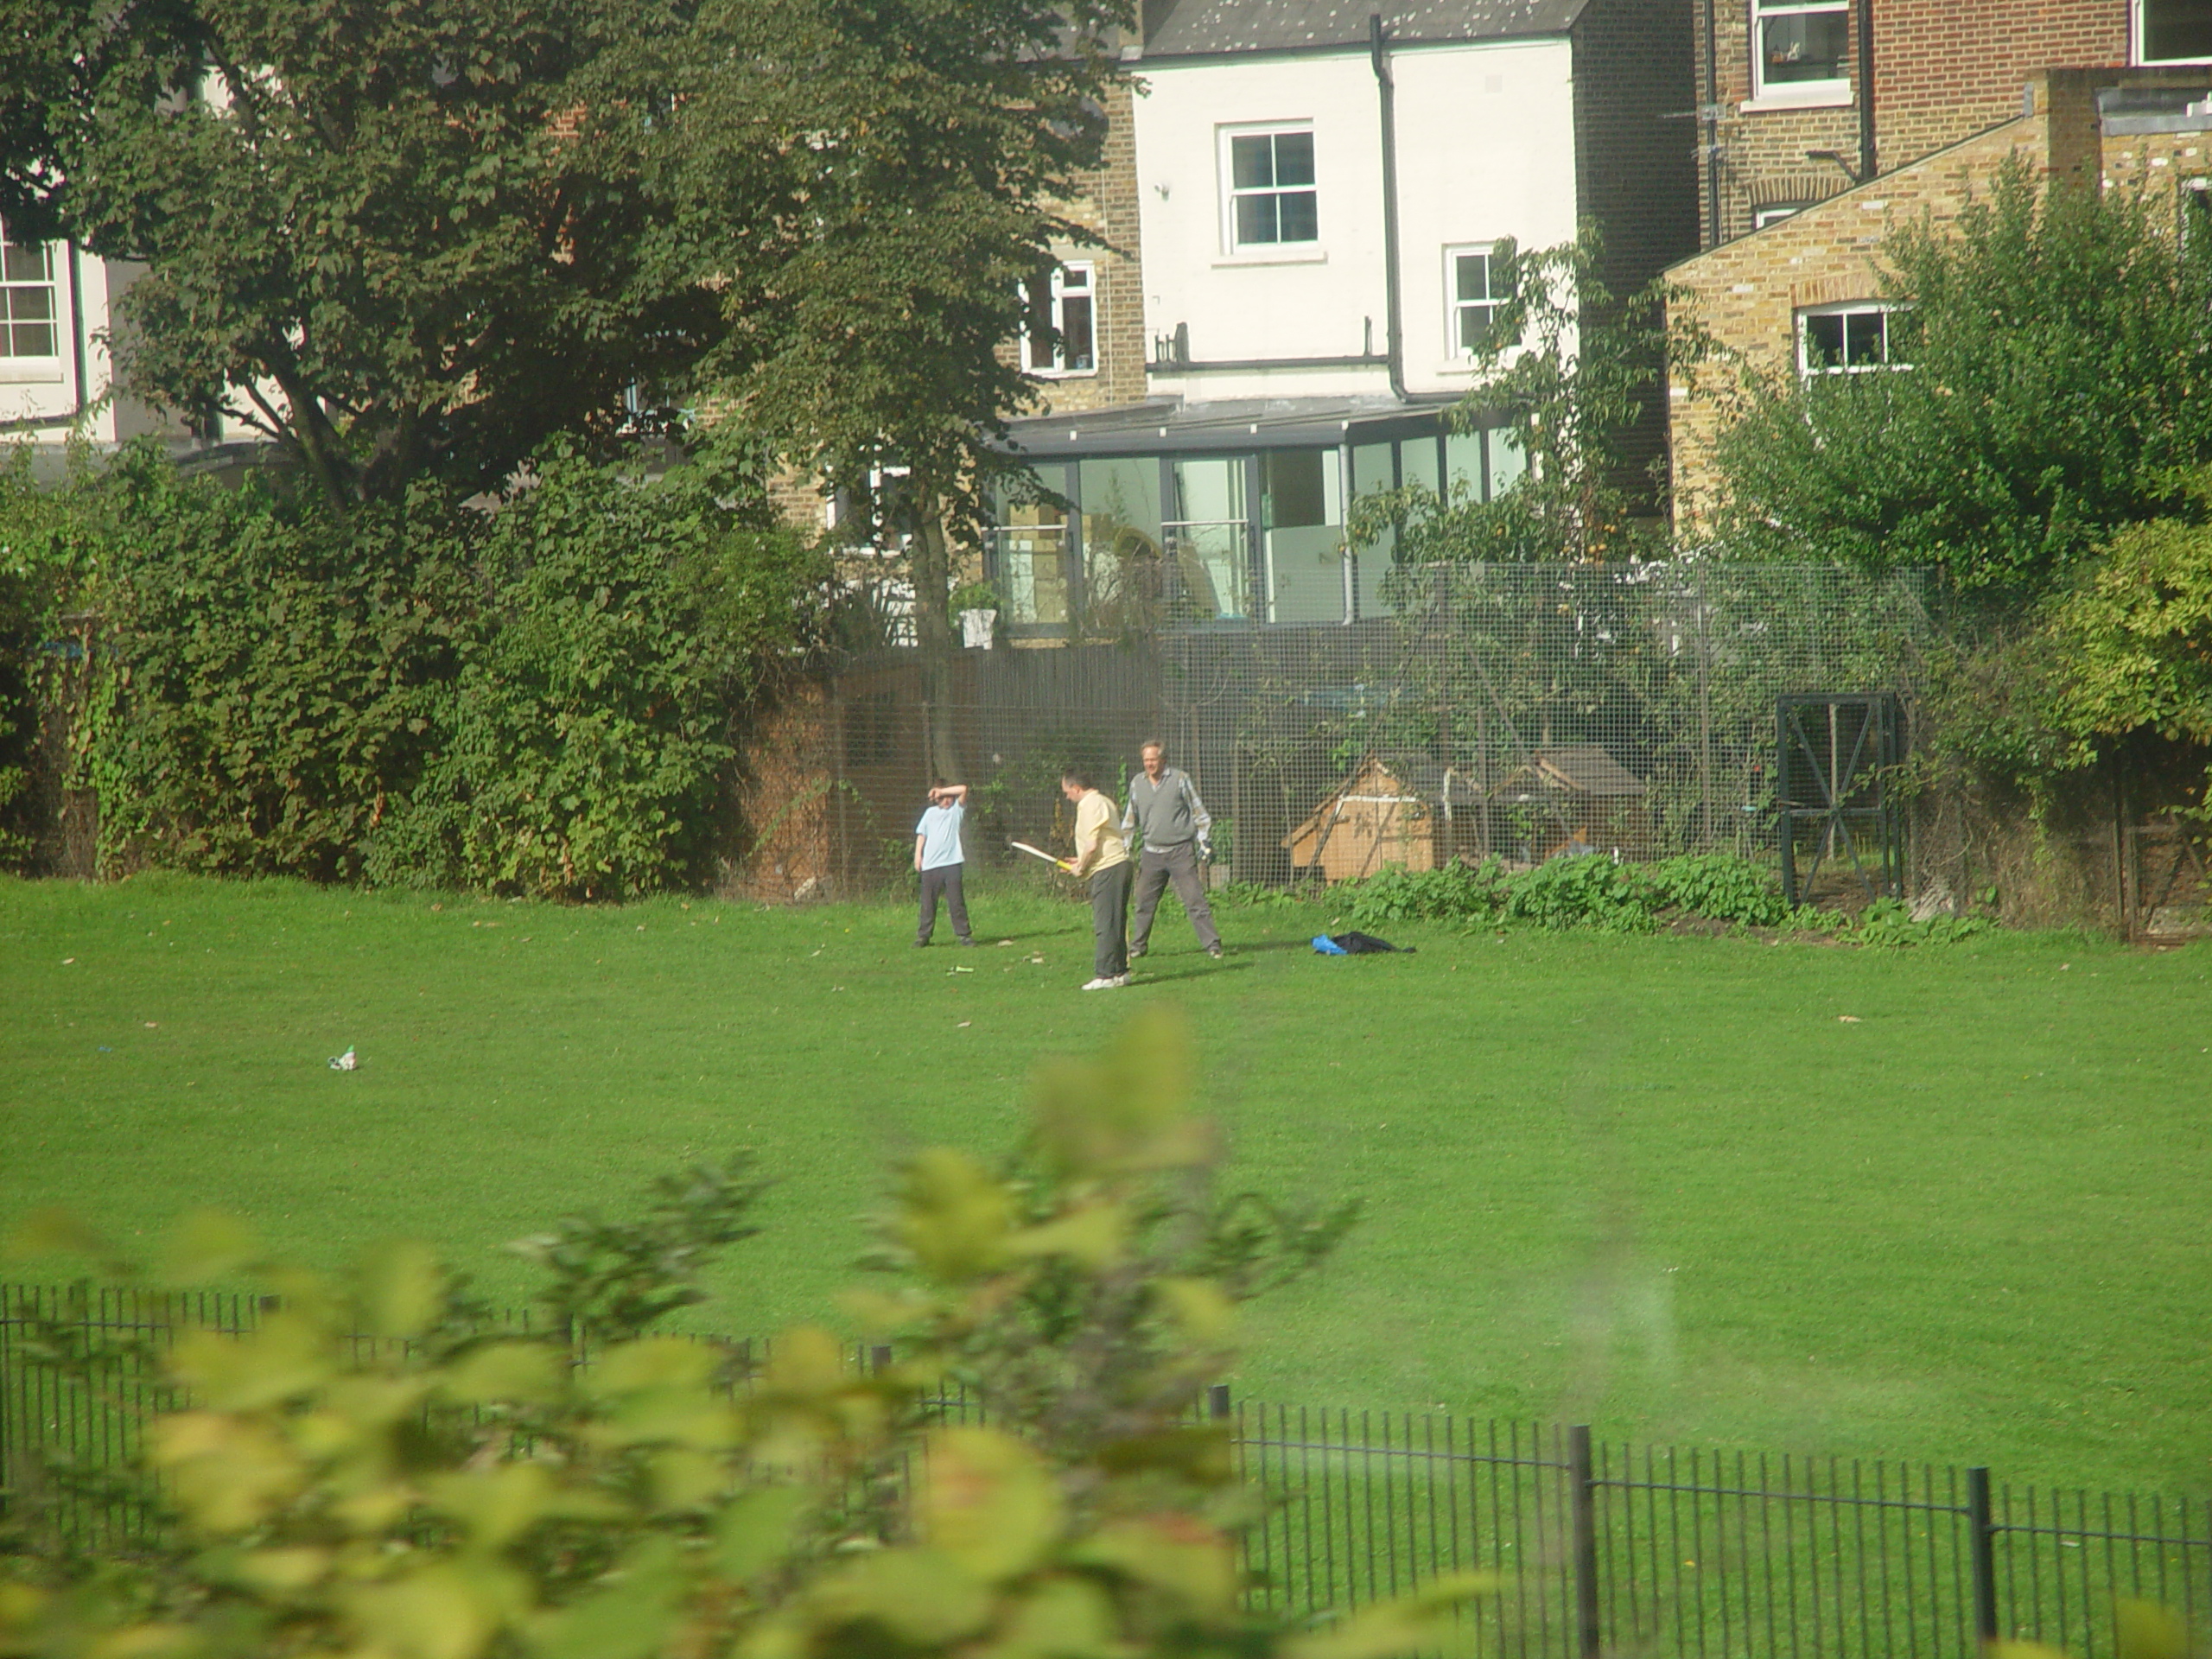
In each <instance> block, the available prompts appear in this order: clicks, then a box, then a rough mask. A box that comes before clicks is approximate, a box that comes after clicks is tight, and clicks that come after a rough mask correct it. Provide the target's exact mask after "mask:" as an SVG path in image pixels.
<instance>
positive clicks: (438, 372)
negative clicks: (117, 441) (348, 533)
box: [0, 0, 721, 505]
mask: <svg viewBox="0 0 2212 1659" xmlns="http://www.w3.org/2000/svg"><path fill="white" fill-rule="evenodd" d="M680 22H681V19H680V18H679V17H678V16H677V15H676V14H675V12H674V11H673V10H672V9H671V8H670V7H667V6H664V5H661V4H657V3H654V0H508V3H504V4H501V5H499V6H483V5H479V4H475V3H473V0H410V3H407V4H404V5H391V4H386V3H383V0H131V3H124V4H117V3H114V0H0V42H4V44H0V86H5V87H7V88H8V89H9V91H8V93H7V95H6V97H5V99H4V101H0V142H3V143H4V152H3V153H0V214H4V215H5V216H6V218H7V219H8V222H9V225H10V231H11V233H12V234H14V235H15V236H16V237H17V238H29V237H39V236H49V235H66V236H68V237H71V238H74V239H76V240H78V241H79V242H80V243H82V244H83V245H85V246H86V247H88V248H90V249H91V250H92V251H94V252H95V253H98V254H100V255H103V256H105V257H110V258H115V259H125V260H135V261H141V262H143V263H144V264H146V265H147V266H148V268H149V269H148V272H147V274H146V275H145V276H144V277H143V278H142V279H141V280H140V281H139V282H138V283H137V284H136V285H135V286H134V287H132V288H131V289H130V291H129V292H128V293H127V294H126V295H125V296H124V299H123V301H122V304H121V307H120V311H121V315H122V318H123V320H124V321H125V323H126V324H127V325H128V327H127V328H126V329H124V330H123V331H119V335H118V348H119V356H120V358H121V368H122V372H123V374H124V378H125V381H126V383H127V384H128V385H130V387H131V388H132V389H133V390H135V391H137V392H139V393H140V394H142V395H143V396H144V397H148V398H149V399H150V400H152V401H154V402H155V403H156V404H159V405H162V406H164V407H167V408H169V409H172V410H178V411H181V412H184V413H186V414H188V415H190V416H195V417H198V418H200V419H201V420H203V421H204V420H206V419H207V418H209V417H211V416H213V415H214V414H215V413H216V412H218V411H220V412H222V413H224V414H226V415H228V416H231V417H232V418H234V419H236V420H238V421H241V422H243V423H245V425H246V426H248V427H250V428H253V429H257V430H259V431H261V432H263V433H264V434H265V435H268V436H269V437H270V438H271V439H273V440H275V441H276V442H278V443H280V444H282V445H283V446H284V447H285V448H287V449H288V450H289V451H290V452H291V453H292V454H294V455H295V456H296V458H297V460H298V461H300V462H301V463H302V465H303V467H304V468H305V470H306V472H307V473H308V475H309V476H310V477H311V478H312V479H313V480H315V484H316V485H317V486H319V488H320V490H321V493H323V494H324V495H325V496H326V497H327V499H329V500H330V501H331V502H333V503H334V504H336V505H350V504H352V503H355V502H358V501H361V500H365V499H379V498H381V499H392V498H395V497H397V495H398V494H399V493H401V492H403V491H404V488H405V486H406V485H407V484H408V483H409V482H410V481H411V480H416V479H419V478H422V477H424V476H427V475H432V474H444V475H448V476H451V477H455V478H457V479H459V480H462V481H466V482H470V483H476V484H497V483H498V482H499V481H500V480H503V479H505V477H506V476H507V475H508V474H510V473H512V470H513V469H514V467H516V466H517V465H518V463H520V462H521V461H523V460H524V458H525V457H527V456H528V455H529V454H531V451H532V450H533V449H534V448H536V447H537V445H538V444H539V443H540V442H542V441H543V439H545V438H546V437H547V436H548V435H551V434H553V433H556V432H563V431H567V432H576V433H586V434H588V433H593V432H598V433H601V434H605V433H608V432H610V431H612V430H613V429H614V428H615V427H616V426H617V425H618V424H619V423H620V421H621V419H622V415H623V405H624V393H625V389H626V387H628V386H629V385H632V383H634V382H637V381H639V380H640V379H645V378H651V376H652V373H653V372H654V371H655V370H656V369H673V368H675V367H677V366H679V365H681V364H682V363H683V361H684V360H686V359H689V358H692V357H696V354H697V353H698V352H699V351H701V350H702V349H703V348H704V347H705V346H706V345H707V344H709V343H710V340H711V338H712V336H713V335H714V334H715V333H717V332H718V331H719V329H720V327H721V319H720V308H719V306H718V304H717V302H716V300H715V296H714V295H713V294H712V293H711V292H710V291H709V290H708V289H706V288H705V287H704V286H703V285H702V284H701V283H699V282H698V281H697V280H696V275H695V274H693V273H690V272H688V271H686V270H684V269H683V266H682V264H681V263H680V262H677V261H673V260H671V259H669V258H667V257H665V256H664V251H663V250H662V249H660V248H659V247H658V245H657V243H656V237H657V233H658V219H659V217H660V215H659V213H658V209H657V207H656V204H655V201H654V196H653V191H652V149H653V141H654V140H655V138H656V137H658V136H659V135H657V134H656V131H655V130H654V129H653V127H652V122H651V117H652V114H653V113H654V103H653V99H652V92H653V90H654V87H653V82H652V74H653V72H654V69H655V67H656V65H657V63H658V57H659V53H658V51H657V50H656V48H658V47H661V46H664V44H665V43H666V42H667V41H668V40H669V39H670V38H671V36H672V35H676V34H677V31H678V26H679V24H680Z"/></svg>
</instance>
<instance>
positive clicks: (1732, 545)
mask: <svg viewBox="0 0 2212 1659" xmlns="http://www.w3.org/2000/svg"><path fill="white" fill-rule="evenodd" d="M2172 213H2173V204H2172V199H2171V196H2168V197H2164V198H2159V197H2155V196H2152V197H2139V196H2136V195H2134V194H2129V193H2123V192H2117V191H2115V192H2109V193H2100V192H2097V191H2094V190H2086V189H2076V188H2069V187H2064V186H2057V187H2053V188H2050V189H2048V190H2044V189H2042V188H2039V187H2038V185H2037V182H2036V181H2034V180H2033V179H2032V178H2031V177H2030V176H2029V175H2028V174H2027V173H2026V172H2025V170H2024V169H2023V168H2009V169H2007V170H2006V171H2005V172H2004V173H2003V174H2001V175H1999V177H1998V179H1997V180H1996V181H1995V183H1994V185H1993V188H1992V189H1991V191H1990V193H1989V194H1988V195H1987V196H1986V199H1985V200H1981V201H1980V202H1977V203H1975V204H1974V205H1973V206H1972V207H1969V208H1968V209H1967V211H1966V212H1965V213H1962V214H1961V216H1960V218H1959V220H1958V222H1957V224H1956V226H1955V227H1949V228H1945V227H1941V226H1934V225H1930V224H1928V223H1924V222H1921V223H1913V224H1910V225H1907V226H1903V227H1902V228H1900V229H1899V230H1898V231H1897V232H1894V233H1893V234H1892V235H1891V237H1890V238H1889V239H1888V240H1887V242H1886V243H1885V245H1884V248H1883V253H1884V255H1885V262H1886V264H1887V267H1888V270H1887V274H1886V277H1885V289H1884V291H1885V296H1886V297H1887V299H1888V300H1889V301H1890V302H1891V303H1892V304H1893V305H1894V306H1895V307H1897V310H1896V311H1895V312H1893V314H1892V318H1891V322H1892V334H1891V344H1892V353H1893V355H1894V356H1896V357H1897V358H1900V359H1906V360H1907V361H1909V363H1910V367H1909V368H1904V369H1898V370H1897V371H1894V372H1886V373H1859V374H1834V375H1815V376H1812V377H1809V378H1807V379H1805V380H1803V381H1802V382H1801V381H1799V380H1798V379H1797V378H1796V377H1795V376H1794V375H1788V374H1784V375H1778V376H1774V377H1770V378H1763V379H1758V380H1756V381H1754V382H1753V383H1752V384H1751V385H1750V386H1749V388H1748V389H1747V391H1746V397H1745V404H1744V406H1743V408H1742V410H1741V411H1740V416H1739V418H1738V420H1737V421H1736V422H1735V423H1734V424H1733V425H1732V427H1731V428H1730V429H1728V430H1727V431H1726V432H1725V433H1724V434H1723V435H1722V438H1721V440H1720V442H1719V450H1718V462H1719V470H1720V473H1721V476H1722V480H1723V493H1724V498H1725V499H1724V503H1723V506H1722V509H1721V511H1720V512H1719V515H1718V522H1717V530H1718V532H1719V539H1720V541H1721V542H1722V543H1723V544H1724V545H1726V547H1727V548H1728V549H1729V550H1731V551H1732V552H1734V553H1737V554H1739V555H1744V556H1768V557H1780V558H1786V559H1792V560H1802V559H1806V558H1814V559H1837V560H1841V561H1843V562H1845V563H1852V564H1856V565H1859V566H1862V567H1869V568H1876V569H1880V568H1888V567H1893V566H1910V565H1929V566H1935V567H1938V568H1940V569H1942V570H1943V571H1944V572H1945V573H1946V574H1947V575H1948V578H1949V579H1950V581H1951V582H1953V583H1954V584H1955V587H1956V588H1959V589H1961V590H1977V589H1980V590H1987V591H1989V592H1991V593H1992V594H1997V595H2005V594H2010V595H2016V596H2017V595H2023V594H2036V593H2039V592H2042V591H2045V590H2047V589H2048V588H2050V587H2051V585H2052V584H2053V583H2054V582H2057V581H2059V580H2060V579H2061V578H2062V577H2063V575H2064V574H2065V573H2066V571H2067V570H2068V569H2069V567H2070V566H2072V565H2074V564H2075V563H2077V562H2078V561H2080V560H2082V558H2083V557H2084V556H2087V555H2088V554H2089V552H2090V550H2093V549H2094V548H2095V547H2096V546H2098V544H2099V543H2101V542H2103V541H2104V540H2105V539H2106V538H2107V537H2109V536H2110V535H2111V534H2112V533H2113V531H2115V530H2116V529H2118V528H2119V527H2120V526H2121V525H2124V524H2130V523H2134V522H2137V521H2140V520H2145V519H2149V518H2158V517H2162V516H2164V515H2166V514H2168V513H2172V512H2183V513H2187V512H2190V511H2191V510H2192V509H2191V507H2190V499H2189V493H2188V491H2187V489H2186V488H2185V487H2184V485H2183V479H2184V478H2185V477H2186V476H2187V474H2188V469H2189V468H2190V467H2192V466H2194V465H2195V464H2196V463H2199V462H2202V461H2205V460H2207V459H2208V458H2212V397H2208V396H2207V395H2206V394H2207V392H2208V391H2212V238H2207V237H2204V236H2202V235H2187V236H2179V237H2177V236H2176V235H2175V234H2174V222H2173V218H2172Z"/></svg>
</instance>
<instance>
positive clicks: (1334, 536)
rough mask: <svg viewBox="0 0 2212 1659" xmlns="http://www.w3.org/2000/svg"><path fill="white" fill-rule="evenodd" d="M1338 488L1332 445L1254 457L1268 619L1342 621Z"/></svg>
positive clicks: (1341, 507)
mask: <svg viewBox="0 0 2212 1659" xmlns="http://www.w3.org/2000/svg"><path fill="white" fill-rule="evenodd" d="M1260 523H1261V524H1262V529H1263V531H1264V535H1265V548H1266V552H1267V556H1268V621H1270V622H1341V621H1343V620H1344V491H1343V488H1342V486H1341V485H1340V483H1339V481H1338V474H1337V451H1335V450H1334V449H1277V450H1274V451H1271V452H1270V453H1268V454H1264V455H1262V456H1261V457H1260Z"/></svg>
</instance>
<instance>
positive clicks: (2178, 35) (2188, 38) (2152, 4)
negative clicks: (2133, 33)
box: [2143, 0, 2212, 63]
mask: <svg viewBox="0 0 2212 1659" xmlns="http://www.w3.org/2000/svg"><path fill="white" fill-rule="evenodd" d="M2143 55H2144V56H2145V58H2147V59H2149V60H2151V61H2152V62H2154V63H2158V62H2166V61H2171V60H2173V59H2176V58H2212V0H2143Z"/></svg>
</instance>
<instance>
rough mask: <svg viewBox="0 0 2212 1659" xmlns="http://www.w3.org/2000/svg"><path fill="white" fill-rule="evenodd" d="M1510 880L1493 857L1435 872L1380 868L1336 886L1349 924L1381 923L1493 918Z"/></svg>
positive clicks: (1476, 922)
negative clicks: (1349, 919) (1343, 901)
mask: <svg viewBox="0 0 2212 1659" xmlns="http://www.w3.org/2000/svg"><path fill="white" fill-rule="evenodd" d="M1510 880H1511V878H1510V877H1509V876H1508V875H1507V874H1506V873H1505V867H1504V866H1503V864H1500V863H1499V862H1498V861H1497V860H1496V859H1494V858H1491V859H1484V861H1482V863H1480V864H1478V865H1476V866H1474V867H1472V868H1470V867H1469V866H1467V865H1465V864H1446V866H1445V867H1444V868H1441V869H1437V870H1380V871H1377V872H1376V874H1373V875H1370V876H1366V877H1363V878H1362V879H1361V880H1357V881H1351V882H1347V883H1345V884H1344V887H1343V888H1340V889H1339V890H1338V891H1339V895H1340V896H1342V897H1344V898H1346V899H1348V900H1349V903H1348V905H1347V907H1346V912H1345V913H1346V914H1347V915H1349V916H1350V917H1351V920H1352V924H1353V925H1355V926H1357V927H1362V928H1371V927H1381V926H1383V925H1387V924H1389V923H1391V922H1460V923H1465V924H1468V925H1479V924H1483V923H1487V922H1494V921H1496V920H1497V919H1498V918H1499V916H1500V915H1501V914H1502V913H1503V910H1504V906H1505V895H1506V893H1507V890H1508V887H1509V885H1510Z"/></svg>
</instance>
